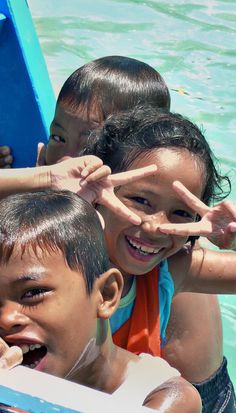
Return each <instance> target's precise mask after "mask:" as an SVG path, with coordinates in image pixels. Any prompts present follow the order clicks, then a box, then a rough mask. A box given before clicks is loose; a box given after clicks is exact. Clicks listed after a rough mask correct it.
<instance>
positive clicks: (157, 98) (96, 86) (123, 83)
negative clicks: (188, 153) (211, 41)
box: [58, 56, 170, 121]
mask: <svg viewBox="0 0 236 413" xmlns="http://www.w3.org/2000/svg"><path fill="white" fill-rule="evenodd" d="M58 102H61V103H63V104H65V105H66V106H67V107H68V108H70V109H71V110H72V111H74V112H76V111H77V110H80V109H81V108H82V109H84V108H86V109H87V112H88V117H89V113H90V112H91V111H92V110H93V109H94V107H96V110H97V111H99V112H100V117H101V120H102V121H103V120H104V119H106V118H107V116H108V115H109V114H111V113H116V112H118V111H121V110H126V109H129V108H132V107H134V106H136V105H138V104H144V103H147V104H149V105H152V106H154V107H160V108H165V109H169V108H170V94H169V90H168V87H167V85H166V83H165V81H164V79H163V78H162V76H161V75H160V74H159V73H158V72H157V71H156V70H155V69H154V68H152V67H151V66H149V65H148V64H146V63H144V62H141V61H139V60H136V59H132V58H129V57H124V56H106V57H103V58H100V59H97V60H93V61H92V62H89V63H87V64H85V65H84V66H82V67H80V68H79V69H77V70H76V71H75V72H74V73H72V75H71V76H70V77H69V78H68V79H67V80H66V82H65V83H64V85H63V86H62V89H61V91H60V93H59V96H58Z"/></svg>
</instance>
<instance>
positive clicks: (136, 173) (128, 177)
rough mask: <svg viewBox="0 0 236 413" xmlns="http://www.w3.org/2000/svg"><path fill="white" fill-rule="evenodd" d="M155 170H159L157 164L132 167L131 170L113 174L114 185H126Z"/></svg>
mask: <svg viewBox="0 0 236 413" xmlns="http://www.w3.org/2000/svg"><path fill="white" fill-rule="evenodd" d="M155 172H157V166H156V165H148V166H145V167H144V168H138V169H132V170H131V171H126V172H119V173H117V174H114V175H111V182H112V185H113V186H119V185H124V184H128V183H130V182H134V181H137V180H138V179H141V178H145V177H146V176H150V175H153V174H154V173H155Z"/></svg>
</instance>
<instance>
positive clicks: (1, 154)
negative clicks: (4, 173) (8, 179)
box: [0, 146, 13, 168]
mask: <svg viewBox="0 0 236 413" xmlns="http://www.w3.org/2000/svg"><path fill="white" fill-rule="evenodd" d="M12 162H13V157H12V155H11V150H10V148H9V146H0V168H10V167H11V164H12Z"/></svg>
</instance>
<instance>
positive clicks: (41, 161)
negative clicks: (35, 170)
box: [36, 142, 46, 166]
mask: <svg viewBox="0 0 236 413" xmlns="http://www.w3.org/2000/svg"><path fill="white" fill-rule="evenodd" d="M45 154H46V146H45V145H44V143H43V142H39V143H38V150H37V161H36V166H43V165H45Z"/></svg>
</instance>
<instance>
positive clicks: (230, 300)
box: [28, 0, 236, 385]
mask: <svg viewBox="0 0 236 413" xmlns="http://www.w3.org/2000/svg"><path fill="white" fill-rule="evenodd" d="M28 3H29V6H30V9H31V13H32V16H33V19H34V22H35V25H36V29H37V32H38V35H39V39H40V43H41V46H42V48H43V52H44V55H45V58H46V62H47V65H48V70H49V74H50V77H51V80H52V83H53V87H54V90H55V93H56V95H57V93H58V91H59V90H60V88H61V86H62V84H63V82H64V81H65V79H66V78H67V77H68V76H69V75H70V74H71V73H72V71H74V70H75V69H77V68H78V67H79V66H81V65H82V64H84V63H86V62H88V61H89V60H92V59H95V58H98V57H102V56H105V55H112V54H119V55H127V56H130V57H134V58H137V59H140V60H144V61H145V62H147V63H149V64H150V65H152V66H154V67H155V68H156V69H157V70H158V71H159V72H160V73H161V74H162V75H163V77H164V78H165V80H166V82H167V84H168V86H169V88H170V90H171V98H172V109H173V110H174V111H176V112H180V113H183V114H184V115H186V116H189V117H190V118H191V120H193V121H194V122H196V123H197V124H198V125H202V126H203V128H204V130H205V134H206V137H207V139H208V141H209V142H210V144H211V146H212V148H213V149H214V151H215V153H216V155H217V157H218V158H219V159H220V161H221V165H222V167H223V170H224V171H225V172H230V174H231V177H232V181H233V190H232V193H231V199H232V200H236V143H235V138H236V134H235V131H236V116H235V107H236V75H235V73H236V1H235V0H225V1H218V0H211V1H206V0H196V1H194V0H193V1H186V0H175V1H173V0H172V1H168V2H167V1H158V0H147V1H141V0H130V1H122V0H96V1H94V0H86V1H85V0H70V1H69V2H67V1H65V0H40V1H38V0H28ZM235 271H236V269H235ZM220 302H221V308H222V316H223V325H224V348H225V354H226V355H227V357H228V360H229V370H230V373H231V377H232V378H233V380H234V383H235V385H236V363H235V358H236V357H235V356H236V297H234V296H221V297H220ZM206 339H207V337H206Z"/></svg>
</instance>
